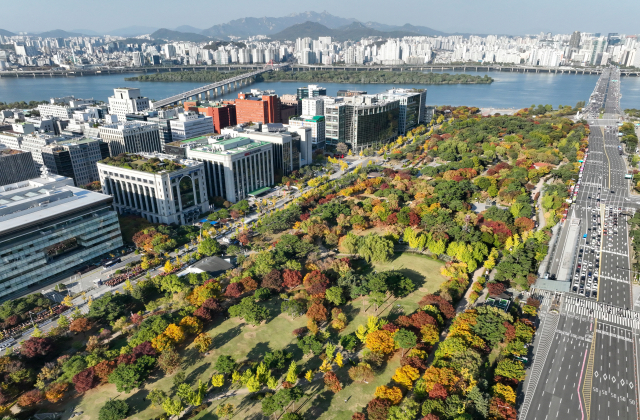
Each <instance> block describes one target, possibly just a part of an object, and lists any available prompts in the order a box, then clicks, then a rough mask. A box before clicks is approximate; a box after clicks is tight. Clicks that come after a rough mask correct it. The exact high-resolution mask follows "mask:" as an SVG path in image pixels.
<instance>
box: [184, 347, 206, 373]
mask: <svg viewBox="0 0 640 420" xmlns="http://www.w3.org/2000/svg"><path fill="white" fill-rule="evenodd" d="M182 356H183V358H182V360H183V362H182V367H183V368H184V369H186V368H189V367H191V366H193V365H195V364H196V363H198V362H199V361H201V360H202V354H201V353H200V352H199V351H198V349H197V348H195V347H192V348H189V349H186V350H185V351H184V352H183V355H182Z"/></svg>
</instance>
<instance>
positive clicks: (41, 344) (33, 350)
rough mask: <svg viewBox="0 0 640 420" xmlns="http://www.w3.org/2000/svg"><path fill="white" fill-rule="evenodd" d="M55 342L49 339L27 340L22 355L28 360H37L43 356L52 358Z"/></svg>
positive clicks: (36, 338) (22, 348)
mask: <svg viewBox="0 0 640 420" xmlns="http://www.w3.org/2000/svg"><path fill="white" fill-rule="evenodd" d="M53 349H54V346H53V340H51V339H50V338H48V337H31V338H29V339H28V340H25V342H24V343H22V346H21V347H20V353H22V355H23V356H24V357H26V358H27V359H35V358H38V357H43V356H47V355H48V356H51V353H52V352H53Z"/></svg>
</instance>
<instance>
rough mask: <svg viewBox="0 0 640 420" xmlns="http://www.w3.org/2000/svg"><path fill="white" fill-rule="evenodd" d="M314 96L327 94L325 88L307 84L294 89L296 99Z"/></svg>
mask: <svg viewBox="0 0 640 420" xmlns="http://www.w3.org/2000/svg"><path fill="white" fill-rule="evenodd" d="M316 96H327V89H326V88H323V87H320V86H317V85H309V86H303V87H299V88H298V89H297V91H296V98H298V99H304V98H315V97H316Z"/></svg>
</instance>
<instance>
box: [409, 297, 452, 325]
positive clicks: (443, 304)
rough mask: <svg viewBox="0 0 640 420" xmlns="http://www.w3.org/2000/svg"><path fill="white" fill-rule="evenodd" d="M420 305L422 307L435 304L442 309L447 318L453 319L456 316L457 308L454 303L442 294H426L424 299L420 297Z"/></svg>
mask: <svg viewBox="0 0 640 420" xmlns="http://www.w3.org/2000/svg"><path fill="white" fill-rule="evenodd" d="M418 305H419V306H420V307H422V306H426V305H434V306H436V307H437V308H438V309H439V310H440V312H441V313H442V316H444V317H445V318H447V319H452V318H453V317H454V316H456V310H455V308H454V307H453V305H451V303H449V301H448V300H446V299H445V298H443V297H442V296H438V295H433V294H429V295H425V296H424V297H423V298H422V299H420V302H419V303H418Z"/></svg>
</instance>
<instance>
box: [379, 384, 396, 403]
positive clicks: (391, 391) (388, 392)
mask: <svg viewBox="0 0 640 420" xmlns="http://www.w3.org/2000/svg"><path fill="white" fill-rule="evenodd" d="M374 395H375V397H376V398H381V399H384V400H389V402H391V404H393V405H396V404H398V403H399V402H400V401H401V400H402V391H401V390H400V388H398V387H397V386H392V387H388V386H385V385H381V386H379V387H377V388H376V392H375V394H374Z"/></svg>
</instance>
